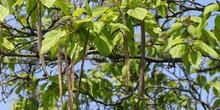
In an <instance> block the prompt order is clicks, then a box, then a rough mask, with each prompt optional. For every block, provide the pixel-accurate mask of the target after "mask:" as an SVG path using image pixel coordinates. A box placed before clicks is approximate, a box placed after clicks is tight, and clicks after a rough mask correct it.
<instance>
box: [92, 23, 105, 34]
mask: <svg viewBox="0 0 220 110" xmlns="http://www.w3.org/2000/svg"><path fill="white" fill-rule="evenodd" d="M104 26H105V23H103V22H93V27H92V28H93V29H94V32H96V33H97V34H99V33H100V32H101V30H102V29H103V27H104Z"/></svg>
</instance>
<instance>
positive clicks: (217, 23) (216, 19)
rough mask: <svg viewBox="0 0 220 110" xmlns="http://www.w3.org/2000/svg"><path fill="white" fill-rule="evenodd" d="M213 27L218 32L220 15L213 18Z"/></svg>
mask: <svg viewBox="0 0 220 110" xmlns="http://www.w3.org/2000/svg"><path fill="white" fill-rule="evenodd" d="M215 27H216V28H217V29H218V30H220V15H217V16H216V17H215Z"/></svg>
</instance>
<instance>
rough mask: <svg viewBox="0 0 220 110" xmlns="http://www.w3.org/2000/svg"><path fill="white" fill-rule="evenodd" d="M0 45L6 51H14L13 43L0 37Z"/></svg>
mask: <svg viewBox="0 0 220 110" xmlns="http://www.w3.org/2000/svg"><path fill="white" fill-rule="evenodd" d="M0 43H1V44H0V46H3V47H4V48H6V49H8V50H13V49H14V45H13V43H12V42H10V41H9V40H7V39H6V38H5V37H0Z"/></svg>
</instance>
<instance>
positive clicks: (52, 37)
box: [40, 30, 66, 54]
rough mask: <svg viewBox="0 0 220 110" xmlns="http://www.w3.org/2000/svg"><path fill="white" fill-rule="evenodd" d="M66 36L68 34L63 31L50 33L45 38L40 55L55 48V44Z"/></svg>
mask: <svg viewBox="0 0 220 110" xmlns="http://www.w3.org/2000/svg"><path fill="white" fill-rule="evenodd" d="M65 35H66V32H65V31H61V30H53V31H50V32H48V33H47V34H46V35H45V36H44V38H45V39H44V40H43V42H42V47H41V50H40V54H43V53H45V52H46V51H48V50H49V49H50V48H51V47H53V46H54V45H55V44H57V43H58V41H59V39H60V38H61V37H63V36H65Z"/></svg>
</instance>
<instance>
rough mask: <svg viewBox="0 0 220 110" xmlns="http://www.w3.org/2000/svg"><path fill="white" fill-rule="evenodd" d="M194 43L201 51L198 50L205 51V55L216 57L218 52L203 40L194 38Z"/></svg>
mask: <svg viewBox="0 0 220 110" xmlns="http://www.w3.org/2000/svg"><path fill="white" fill-rule="evenodd" d="M194 45H195V47H196V48H198V49H199V50H200V49H201V50H202V51H200V52H203V53H205V54H206V55H210V56H212V57H214V58H218V53H217V52H216V51H215V50H214V49H212V48H211V47H209V46H208V45H207V44H205V43H204V42H202V41H200V40H196V41H195V42H194Z"/></svg>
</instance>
